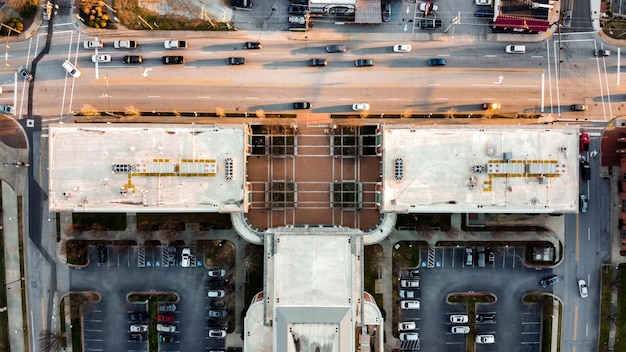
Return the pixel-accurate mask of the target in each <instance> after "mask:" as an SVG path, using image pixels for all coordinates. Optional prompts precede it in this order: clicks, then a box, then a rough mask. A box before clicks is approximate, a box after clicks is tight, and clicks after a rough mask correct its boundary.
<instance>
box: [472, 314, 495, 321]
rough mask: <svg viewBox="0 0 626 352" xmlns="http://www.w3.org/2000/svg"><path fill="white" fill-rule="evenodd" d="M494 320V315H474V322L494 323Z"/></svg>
mask: <svg viewBox="0 0 626 352" xmlns="http://www.w3.org/2000/svg"><path fill="white" fill-rule="evenodd" d="M495 319H496V315H495V314H491V313H487V314H476V322H477V323H484V322H488V321H491V322H492V321H494V320H495Z"/></svg>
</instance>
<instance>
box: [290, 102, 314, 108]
mask: <svg viewBox="0 0 626 352" xmlns="http://www.w3.org/2000/svg"><path fill="white" fill-rule="evenodd" d="M293 108H294V109H296V110H306V109H310V108H311V103H309V102H308V101H297V102H295V103H293Z"/></svg>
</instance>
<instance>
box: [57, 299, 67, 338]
mask: <svg viewBox="0 0 626 352" xmlns="http://www.w3.org/2000/svg"><path fill="white" fill-rule="evenodd" d="M59 317H60V321H59V327H60V331H61V336H62V337H61V347H67V334H66V332H67V326H65V304H63V300H61V304H59Z"/></svg>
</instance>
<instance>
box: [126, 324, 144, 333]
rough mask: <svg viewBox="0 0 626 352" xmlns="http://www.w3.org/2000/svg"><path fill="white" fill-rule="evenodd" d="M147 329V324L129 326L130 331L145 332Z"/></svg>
mask: <svg viewBox="0 0 626 352" xmlns="http://www.w3.org/2000/svg"><path fill="white" fill-rule="evenodd" d="M146 331H148V325H143V324H133V325H131V326H130V332H146Z"/></svg>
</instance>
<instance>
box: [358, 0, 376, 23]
mask: <svg viewBox="0 0 626 352" xmlns="http://www.w3.org/2000/svg"><path fill="white" fill-rule="evenodd" d="M354 23H362V24H365V23H369V24H372V23H382V12H381V8H380V0H357V2H356V10H355V11H354Z"/></svg>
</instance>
